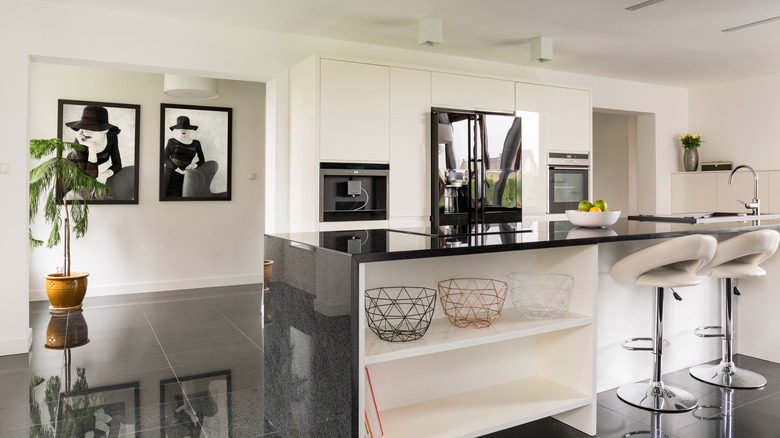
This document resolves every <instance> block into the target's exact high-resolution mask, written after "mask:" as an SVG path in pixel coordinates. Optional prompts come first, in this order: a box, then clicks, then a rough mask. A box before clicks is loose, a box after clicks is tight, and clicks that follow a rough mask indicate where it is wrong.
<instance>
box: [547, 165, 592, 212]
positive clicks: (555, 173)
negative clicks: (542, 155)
mask: <svg viewBox="0 0 780 438" xmlns="http://www.w3.org/2000/svg"><path fill="white" fill-rule="evenodd" d="M547 173H548V180H549V185H548V190H547V212H548V213H549V214H553V213H563V212H565V211H566V210H576V209H577V207H578V205H579V203H580V201H582V200H585V199H588V180H589V179H590V154H589V153H587V152H548V153H547Z"/></svg>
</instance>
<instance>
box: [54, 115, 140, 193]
mask: <svg viewBox="0 0 780 438" xmlns="http://www.w3.org/2000/svg"><path fill="white" fill-rule="evenodd" d="M85 104H86V105H85ZM109 105H114V104H98V103H92V102H75V101H63V100H61V101H60V123H62V121H63V120H64V121H65V123H64V127H63V140H65V141H71V142H74V143H78V144H80V145H82V146H84V150H73V151H71V152H70V153H69V154H68V156H67V159H68V160H70V161H73V162H74V163H76V165H77V166H79V167H80V168H81V169H82V170H83V171H85V172H86V173H88V174H89V175H91V176H92V177H94V178H96V179H97V180H98V181H100V182H101V183H103V184H105V185H106V186H107V187H108V195H107V196H106V197H105V198H103V199H100V200H91V199H90V200H88V201H108V202H111V201H119V202H122V201H129V202H135V203H137V200H136V199H135V198H136V193H137V189H136V183H135V180H136V175H135V166H134V161H135V156H134V154H133V153H132V152H133V145H134V140H135V132H134V131H135V130H134V128H135V127H136V126H137V125H136V124H137V116H138V106H137V105H122V107H117V108H114V107H112V106H109ZM117 105H120V104H117ZM107 106H108V108H107ZM125 107H127V108H125ZM109 109H110V110H111V111H113V112H114V114H115V115H120V117H118V118H119V119H120V120H121V122H122V123H123V124H124V126H123V127H122V128H120V127H119V126H117V125H118V124H116V123H111V122H110V121H109V116H110V114H109ZM77 114H78V115H77ZM125 127H126V128H128V131H127V132H129V134H128V135H129V136H131V137H133V138H128V139H126V140H127V141H125V144H126V146H125V148H124V149H125V150H124V153H123V151H122V147H121V146H120V145H121V142H120V133H123V132H125V130H124V129H123V128H125ZM124 136H125V135H123V137H124ZM127 143H129V145H127ZM128 146H129V147H128ZM125 156H127V158H129V161H130V162H129V165H127V163H125V162H124V161H123V158H125ZM65 196H67V197H71V198H72V197H78V196H80V195H79V194H78V193H72V192H71V193H65Z"/></svg>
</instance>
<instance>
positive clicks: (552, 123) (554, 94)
mask: <svg viewBox="0 0 780 438" xmlns="http://www.w3.org/2000/svg"><path fill="white" fill-rule="evenodd" d="M547 88H549V89H550V90H549V95H550V100H549V101H548V106H547V111H548V117H547V147H548V149H549V150H556V151H576V152H580V151H590V150H591V143H592V134H591V131H592V129H593V128H592V126H593V122H592V111H591V108H590V92H589V91H587V90H577V89H573V88H560V87H547Z"/></svg>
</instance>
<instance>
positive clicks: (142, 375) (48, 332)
mask: <svg viewBox="0 0 780 438" xmlns="http://www.w3.org/2000/svg"><path fill="white" fill-rule="evenodd" d="M260 289H261V288H260V285H247V286H236V287H225V288H211V289H198V290H188V291H175V292H168V293H152V294H139V295H123V296H115V297H94V298H89V297H88V298H87V299H86V300H85V302H84V308H83V310H81V311H76V312H65V313H58V314H51V313H49V310H48V307H47V304H48V303H43V302H36V303H31V305H30V324H31V326H32V329H33V334H32V336H33V345H32V350H31V353H30V355H29V356H27V355H18V356H9V357H2V358H0V392H2V394H3V395H4V397H2V401H0V436H3V437H55V436H57V437H59V436H63V437H67V436H74V437H75V436H77V437H89V436H94V437H147V436H149V437H155V438H156V437H188V436H189V437H207V438H213V437H226V438H227V437H232V438H239V437H262V436H274V434H273V433H272V432H273V431H272V430H271V429H269V427H268V425H267V424H266V423H265V421H264V418H263V409H264V408H263V404H264V395H263V351H262V349H261V345H262V313H261V299H262V295H261V290H260ZM20 381H21V382H22V383H21V384H20V383H19V382H20Z"/></svg>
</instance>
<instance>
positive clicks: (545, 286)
mask: <svg viewBox="0 0 780 438" xmlns="http://www.w3.org/2000/svg"><path fill="white" fill-rule="evenodd" d="M507 277H508V278H509V280H510V283H511V284H512V287H511V294H512V304H514V306H515V308H517V310H519V311H520V313H522V314H523V315H525V316H526V317H528V318H555V317H556V316H558V315H560V314H561V312H563V311H565V310H566V309H567V308H568V307H569V299H570V298H571V293H570V292H571V286H572V285H573V284H574V277H572V276H571V275H566V274H540V273H523V272H514V273H512V274H509V275H507Z"/></svg>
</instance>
